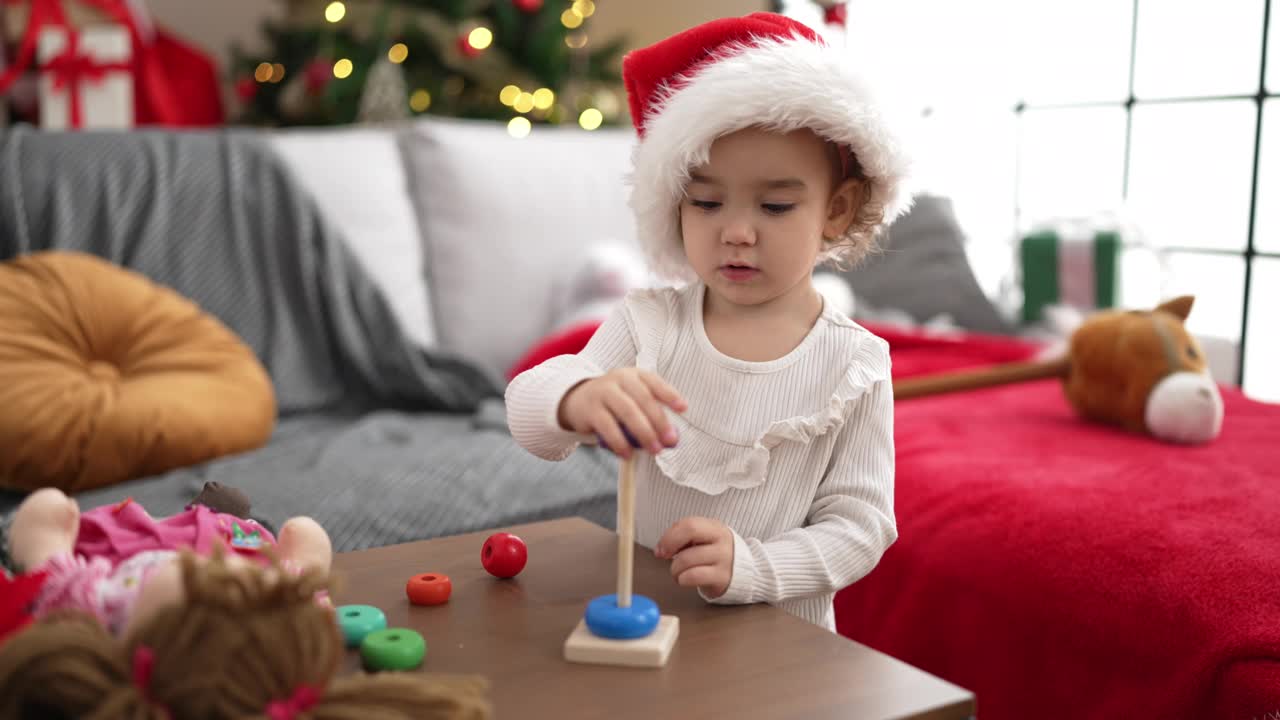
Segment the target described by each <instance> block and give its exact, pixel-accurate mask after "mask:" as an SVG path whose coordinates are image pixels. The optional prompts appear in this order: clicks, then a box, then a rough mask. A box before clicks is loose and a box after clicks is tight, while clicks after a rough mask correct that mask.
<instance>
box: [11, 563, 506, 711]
mask: <svg viewBox="0 0 1280 720" xmlns="http://www.w3.org/2000/svg"><path fill="white" fill-rule="evenodd" d="M179 562H181V564H182V565H181V567H182V579H183V586H184V588H185V593H184V599H183V602H182V603H180V604H178V605H173V606H168V607H164V608H161V609H160V610H158V611H157V612H156V613H155V614H154V615H153V616H152V617H150V618H148V619H147V620H146V621H145V622H144V623H143V624H141V625H140V626H139V628H138V630H137V631H136V632H135V633H134V634H133V636H132V637H129V638H127V639H124V640H121V639H117V638H115V637H112V636H111V635H110V634H108V633H107V631H106V630H105V629H104V628H103V627H102V625H101V624H99V623H98V622H97V621H96V620H94V619H93V618H91V617H90V616H88V615H84V614H81V613H63V614H55V615H50V616H48V617H46V618H43V619H41V620H39V621H37V622H35V623H33V624H31V625H29V626H27V627H26V628H25V629H23V630H22V631H21V632H19V633H17V634H15V635H12V636H10V637H9V638H7V639H6V640H5V641H4V643H3V644H0V717H4V718H41V719H53V720H56V719H58V718H87V719H93V720H108V719H110V720H120V719H124V720H152V719H154V720H162V719H164V718H175V719H176V718H209V719H211V720H212V719H220V718H264V717H266V715H265V712H266V708H267V706H268V705H269V704H270V703H272V702H278V701H282V700H287V699H288V698H290V697H292V696H293V695H294V693H295V692H297V690H298V688H300V687H312V688H315V689H316V693H317V696H316V701H315V704H314V705H313V706H311V707H310V708H309V709H306V710H303V711H302V712H299V713H298V714H297V715H296V716H295V717H297V718H299V719H301V718H306V719H308V720H409V719H410V718H413V719H415V720H419V719H423V718H426V719H429V720H464V719H465V720H471V719H473V718H475V719H479V718H487V717H489V715H490V706H489V703H488V702H487V700H486V699H485V697H484V692H485V690H486V688H487V685H486V683H485V682H484V680H483V679H481V678H476V677H464V676H457V677H446V676H432V675H425V674H421V673H401V674H381V675H366V674H357V675H352V676H348V677H341V678H335V677H334V676H335V675H336V674H337V672H338V669H339V667H340V665H341V664H342V661H343V656H344V652H345V651H344V644H343V639H342V635H341V633H340V631H339V629H338V626H337V623H336V621H335V619H334V617H333V611H332V610H331V609H328V608H325V607H322V606H321V605H319V604H318V603H317V602H316V600H315V598H316V594H317V593H318V592H320V591H322V590H326V589H328V588H329V587H330V584H331V583H330V580H329V578H328V577H327V576H326V575H323V574H321V573H319V572H318V571H304V572H303V573H301V574H300V575H296V576H294V575H292V574H290V573H287V572H284V571H282V570H281V568H280V567H279V565H274V566H272V567H260V566H257V565H253V566H247V567H239V568H232V567H230V566H229V565H228V564H227V563H226V562H225V560H224V559H223V557H222V555H221V553H217V554H215V556H214V557H213V558H211V559H208V560H201V559H199V558H197V557H196V556H195V555H193V554H192V553H190V552H184V553H183V554H182V555H181V558H180V560H179ZM142 653H146V654H147V655H148V656H150V657H151V658H153V659H154V662H153V663H150V664H149V667H150V670H149V672H147V673H146V674H145V675H146V676H145V677H143V678H141V679H139V677H138V665H137V658H139V656H140V654H142Z"/></svg>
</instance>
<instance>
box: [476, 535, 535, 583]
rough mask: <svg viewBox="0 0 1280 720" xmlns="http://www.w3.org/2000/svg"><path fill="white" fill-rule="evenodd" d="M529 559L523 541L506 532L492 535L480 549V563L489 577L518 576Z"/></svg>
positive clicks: (527, 549) (527, 550)
mask: <svg viewBox="0 0 1280 720" xmlns="http://www.w3.org/2000/svg"><path fill="white" fill-rule="evenodd" d="M528 559H529V548H528V547H526V546H525V544H524V540H521V539H520V538H519V537H517V536H515V535H512V534H511V533H507V532H500V533H494V534H493V535H490V536H489V539H487V540H485V541H484V547H483V548H481V549H480V563H481V564H482V565H484V569H485V570H488V571H489V574H490V575H493V576H494V577H500V578H511V577H515V576H516V575H519V574H520V571H521V570H523V569H524V564H525V562H526V561H528Z"/></svg>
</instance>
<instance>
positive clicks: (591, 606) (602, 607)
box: [584, 595, 661, 640]
mask: <svg viewBox="0 0 1280 720" xmlns="http://www.w3.org/2000/svg"><path fill="white" fill-rule="evenodd" d="M660 615H661V613H659V612H658V604H657V603H655V602H654V601H652V600H650V599H649V598H647V597H645V596H643V595H632V596H631V607H625V608H623V607H618V596H617V595H601V596H600V597H598V598H596V599H594V600H592V601H591V602H589V603H587V612H586V617H585V618H584V619H585V620H586V621H587V629H588V630H590V631H591V633H592V634H593V635H596V636H598V637H602V638H609V639H610V640H634V639H635V638H642V637H645V636H646V635H648V634H649V633H651V632H653V629H654V628H656V627H658V618H659V617H660Z"/></svg>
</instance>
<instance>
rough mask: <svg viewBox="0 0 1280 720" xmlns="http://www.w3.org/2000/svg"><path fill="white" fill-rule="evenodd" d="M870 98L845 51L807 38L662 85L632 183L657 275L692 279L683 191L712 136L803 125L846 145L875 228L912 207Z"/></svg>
mask: <svg viewBox="0 0 1280 720" xmlns="http://www.w3.org/2000/svg"><path fill="white" fill-rule="evenodd" d="M672 85H674V87H675V88H676V89H675V90H671V89H670V87H672ZM872 95H873V93H872V90H871V88H870V87H869V86H868V83H867V82H866V80H865V79H864V78H863V77H862V76H861V75H860V74H859V73H857V72H856V71H855V70H854V69H853V68H852V67H851V63H850V62H849V58H848V51H847V50H843V49H840V48H835V47H832V46H828V45H821V44H818V43H815V42H813V41H812V40H809V39H807V38H803V37H795V38H787V39H781V40H779V39H763V38H761V39H757V40H755V41H753V43H752V44H750V45H741V44H739V45H735V46H730V47H727V48H721V49H720V50H719V51H718V52H717V53H715V55H713V57H712V59H711V60H710V61H709V62H706V63H704V64H702V65H700V66H699V67H698V68H697V69H696V70H695V71H694V73H693V74H692V75H689V76H685V77H683V78H680V79H679V80H678V81H677V82H675V83H673V84H669V85H667V86H666V88H664V90H663V92H662V97H661V98H660V99H659V100H658V101H657V102H655V103H653V105H652V107H653V108H654V110H653V111H651V112H650V114H649V115H648V116H646V118H645V121H644V127H645V132H644V136H643V138H642V139H641V140H640V142H639V143H638V144H637V145H636V148H635V150H634V153H633V164H634V168H633V172H632V176H631V182H632V191H631V207H632V209H633V210H634V211H635V213H636V226H637V227H636V229H637V231H638V233H639V237H640V243H641V246H642V247H643V248H644V250H645V254H646V257H647V258H648V260H649V262H650V263H651V265H652V266H653V270H654V272H655V273H657V274H659V275H661V276H663V277H664V278H667V279H670V280H679V281H690V280H693V279H694V277H695V276H694V274H693V270H692V268H690V266H689V263H688V260H687V258H686V257H685V253H684V244H683V241H682V240H681V234H680V215H679V208H680V203H681V202H682V201H683V199H684V192H685V185H686V184H687V182H688V180H689V174H690V171H691V170H692V169H693V168H695V167H697V166H699V165H702V164H704V163H706V162H707V159H708V156H709V152H710V149H711V143H712V142H713V141H714V140H715V139H716V138H718V137H720V136H721V135H725V134H728V133H731V132H734V131H736V130H741V129H743V128H747V127H752V126H759V127H765V128H769V129H772V130H778V131H780V132H790V131H793V130H798V129H802V128H807V129H810V130H812V131H814V132H815V133H817V134H818V135H819V136H821V137H823V138H826V139H828V140H830V141H832V142H836V143H841V144H844V145H847V146H848V147H849V148H851V149H852V150H853V153H854V155H855V157H856V158H857V161H858V163H859V165H860V166H861V167H862V169H863V172H864V173H865V175H866V176H867V178H868V180H869V185H870V188H869V189H870V193H869V195H868V197H867V200H868V201H869V202H873V203H878V204H880V205H881V206H882V207H883V210H884V219H883V222H882V223H881V225H880V227H879V228H877V230H879V229H880V228H883V227H884V226H885V225H888V224H889V223H890V222H892V221H893V220H894V219H895V218H897V217H898V216H899V215H900V214H902V213H903V212H904V211H905V210H906V209H907V208H908V207H909V205H910V193H909V192H908V191H907V190H906V188H905V183H906V181H907V178H908V173H909V170H910V161H909V159H908V157H907V154H906V152H905V151H904V149H903V148H902V146H901V143H900V140H899V139H898V137H897V136H896V135H895V133H894V131H893V129H892V128H891V127H890V125H891V123H890V122H889V121H888V119H887V118H886V117H885V116H884V114H883V110H882V108H881V107H879V106H878V104H877V103H876V102H875V101H874V100H873V99H872ZM851 239H853V238H850V237H848V236H846V237H844V238H841V240H842V241H845V242H848V241H849V240H851ZM824 259H826V257H825V255H824V256H822V257H820V258H819V260H820V261H821V260H824Z"/></svg>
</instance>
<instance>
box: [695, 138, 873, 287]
mask: <svg viewBox="0 0 1280 720" xmlns="http://www.w3.org/2000/svg"><path fill="white" fill-rule="evenodd" d="M836 180H837V177H836V175H835V170H834V169H833V153H832V151H831V150H830V148H829V146H828V144H827V143H826V142H825V141H823V140H822V139H821V138H819V137H818V136H817V135H815V134H814V133H812V132H810V131H807V130H800V131H795V132H791V133H786V134H782V133H778V132H770V131H766V130H760V129H756V128H748V129H745V130H739V131H737V132H734V133H731V134H729V135H725V136H723V137H720V138H718V139H717V140H716V141H715V142H714V143H713V144H712V145H711V152H710V156H709V159H708V161H707V163H706V164H705V165H703V166H701V167H697V168H694V169H693V171H692V179H691V180H690V182H689V185H688V187H687V188H686V189H685V200H684V202H683V203H681V206H680V229H681V232H682V234H683V237H684V249H685V255H686V256H687V257H688V258H689V262H690V264H691V265H692V266H693V269H694V271H695V272H696V273H697V274H698V277H700V278H701V279H702V281H703V282H705V283H706V284H707V287H708V288H709V289H710V290H712V291H713V292H715V293H716V294H717V295H719V296H720V297H722V298H724V299H725V300H728V301H729V302H731V303H733V304H735V305H759V304H762V303H767V302H769V301H771V300H775V299H777V298H779V297H782V296H784V295H787V294H789V293H791V292H793V291H796V290H797V289H799V288H804V287H806V285H805V283H806V281H807V280H808V279H809V278H810V276H811V273H812V271H813V266H814V262H815V261H816V260H817V256H818V253H819V252H821V251H822V248H823V242H824V241H823V237H824V235H825V236H826V237H838V236H839V235H840V234H841V233H843V232H844V230H845V229H846V228H847V227H848V225H849V221H850V220H851V219H852V217H853V211H854V210H856V208H853V207H851V205H852V204H853V203H854V202H855V201H856V186H855V184H854V183H852V182H851V181H850V182H845V183H841V184H840V185H839V186H838V187H837V185H836ZM851 188H852V189H851ZM842 223H843V224H842Z"/></svg>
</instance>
